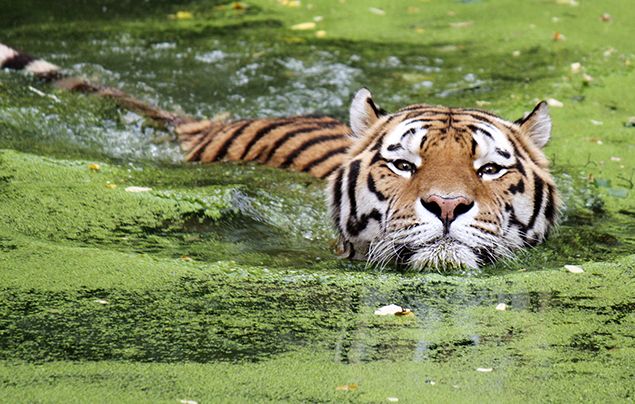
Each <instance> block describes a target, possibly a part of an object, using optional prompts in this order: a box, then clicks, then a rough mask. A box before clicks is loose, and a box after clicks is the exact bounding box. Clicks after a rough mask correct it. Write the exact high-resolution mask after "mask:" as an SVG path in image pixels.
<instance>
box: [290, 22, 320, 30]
mask: <svg viewBox="0 0 635 404" xmlns="http://www.w3.org/2000/svg"><path fill="white" fill-rule="evenodd" d="M291 29H292V30H294V31H306V30H309V29H315V23H314V22H313V21H309V22H301V23H300V24H295V25H292V26H291Z"/></svg>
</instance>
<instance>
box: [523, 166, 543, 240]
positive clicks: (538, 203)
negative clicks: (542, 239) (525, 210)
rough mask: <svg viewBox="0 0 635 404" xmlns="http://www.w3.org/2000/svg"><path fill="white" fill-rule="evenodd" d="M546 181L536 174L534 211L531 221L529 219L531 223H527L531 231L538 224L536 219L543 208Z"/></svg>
mask: <svg viewBox="0 0 635 404" xmlns="http://www.w3.org/2000/svg"><path fill="white" fill-rule="evenodd" d="M543 186H544V181H543V180H542V178H540V177H539V176H537V175H536V174H534V211H533V212H532V214H531V219H529V223H527V228H528V229H531V228H532V227H534V223H535V222H536V218H537V217H538V214H539V213H540V208H541V207H542V198H543V196H542V191H543Z"/></svg>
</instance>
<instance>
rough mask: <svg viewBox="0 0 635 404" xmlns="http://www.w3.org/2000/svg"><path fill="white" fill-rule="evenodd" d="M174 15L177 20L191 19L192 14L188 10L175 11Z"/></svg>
mask: <svg viewBox="0 0 635 404" xmlns="http://www.w3.org/2000/svg"><path fill="white" fill-rule="evenodd" d="M175 17H176V19H177V20H191V19H192V18H194V15H192V13H191V12H189V11H177V12H176V14H175Z"/></svg>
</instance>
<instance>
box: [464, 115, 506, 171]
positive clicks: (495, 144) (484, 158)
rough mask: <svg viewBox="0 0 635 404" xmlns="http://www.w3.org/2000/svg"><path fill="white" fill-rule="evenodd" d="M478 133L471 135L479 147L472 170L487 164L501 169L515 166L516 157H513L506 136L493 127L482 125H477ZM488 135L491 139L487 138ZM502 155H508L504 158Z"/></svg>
mask: <svg viewBox="0 0 635 404" xmlns="http://www.w3.org/2000/svg"><path fill="white" fill-rule="evenodd" d="M477 127H479V129H481V130H479V131H477V132H476V133H474V134H473V137H474V140H475V141H476V143H477V144H478V145H479V150H480V153H479V155H478V157H477V159H476V160H474V169H476V170H478V169H479V168H480V167H481V166H483V165H485V164H487V163H496V164H498V165H500V166H503V167H509V166H512V165H514V164H516V156H514V147H513V145H512V143H511V142H510V141H509V139H508V138H507V136H505V134H504V133H503V132H501V131H500V130H498V128H496V127H495V126H492V125H489V124H486V123H482V124H479V125H477ZM485 133H488V134H490V135H491V136H492V137H489V136H487V135H486V134H485ZM499 152H502V153H503V154H505V153H507V154H509V157H505V156H504V155H502V154H501V153H499Z"/></svg>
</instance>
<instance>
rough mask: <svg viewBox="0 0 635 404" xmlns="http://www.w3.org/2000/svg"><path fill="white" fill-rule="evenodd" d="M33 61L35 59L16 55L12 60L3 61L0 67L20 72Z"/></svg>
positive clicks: (25, 55)
mask: <svg viewBox="0 0 635 404" xmlns="http://www.w3.org/2000/svg"><path fill="white" fill-rule="evenodd" d="M34 60H35V58H34V57H33V56H31V55H27V54H26V53H18V54H16V55H14V56H13V57H12V58H10V59H7V60H5V61H4V62H3V63H2V66H0V67H2V68H6V69H12V70H22V69H24V68H25V67H26V66H27V65H28V64H29V63H31V62H33V61H34Z"/></svg>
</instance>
